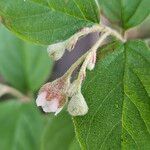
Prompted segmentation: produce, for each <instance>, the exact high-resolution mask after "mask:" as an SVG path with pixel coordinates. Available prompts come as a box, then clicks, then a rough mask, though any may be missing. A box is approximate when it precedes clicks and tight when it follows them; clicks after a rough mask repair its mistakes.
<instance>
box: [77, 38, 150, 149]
mask: <svg viewBox="0 0 150 150" xmlns="http://www.w3.org/2000/svg"><path fill="white" fill-rule="evenodd" d="M149 58H150V49H149V48H148V47H147V46H146V45H145V43H144V42H142V41H130V42H127V43H125V44H116V43H113V44H112V45H109V46H107V47H106V48H104V49H103V50H102V51H101V53H100V55H99V60H98V62H97V65H96V68H95V70H94V71H93V72H88V74H87V79H86V81H85V83H84V85H83V95H84V96H85V99H86V100H87V104H88V106H89V112H88V114H87V115H85V116H83V117H75V118H74V125H75V128H76V133H77V137H78V138H79V141H80V143H81V145H82V149H89V150H100V149H102V150H105V149H106V150H108V149H115V150H121V149H124V150H138V149H143V150H148V149H149V148H150V142H149V141H150V78H149V77H150V59H149Z"/></svg>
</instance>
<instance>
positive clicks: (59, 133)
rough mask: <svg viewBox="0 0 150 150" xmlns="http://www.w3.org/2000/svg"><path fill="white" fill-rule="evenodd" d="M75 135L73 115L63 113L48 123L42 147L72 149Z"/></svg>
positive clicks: (55, 149)
mask: <svg viewBox="0 0 150 150" xmlns="http://www.w3.org/2000/svg"><path fill="white" fill-rule="evenodd" d="M74 137H75V135H74V129H73V125H72V122H71V117H70V116H69V115H68V114H67V113H66V112H64V113H61V114H60V115H58V116H57V117H55V118H53V120H50V122H49V123H48V126H47V128H46V129H45V134H44V135H43V138H42V149H43V150H48V149H50V150H70V149H69V147H70V144H72V142H73V140H74Z"/></svg>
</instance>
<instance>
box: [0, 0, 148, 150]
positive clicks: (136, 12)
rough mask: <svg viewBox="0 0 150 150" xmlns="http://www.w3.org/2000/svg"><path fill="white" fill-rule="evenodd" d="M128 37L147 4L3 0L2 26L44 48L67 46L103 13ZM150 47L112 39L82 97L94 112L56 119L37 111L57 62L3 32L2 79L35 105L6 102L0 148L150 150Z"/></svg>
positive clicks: (0, 117)
mask: <svg viewBox="0 0 150 150" xmlns="http://www.w3.org/2000/svg"><path fill="white" fill-rule="evenodd" d="M99 13H100V14H101V15H103V17H105V19H107V20H108V21H109V22H110V24H111V27H114V28H115V29H117V31H118V32H119V33H121V34H123V35H125V34H126V32H127V31H128V30H129V29H132V28H133V27H136V26H137V25H140V24H141V23H142V22H143V21H144V20H145V19H146V18H147V17H148V16H149V14H150V0H111V1H110V0H96V1H95V0H26V1H24V0H0V19H1V22H2V23H3V24H4V25H5V26H6V27H7V28H8V29H9V30H10V31H12V32H13V33H15V34H16V35H17V36H19V37H21V38H22V39H25V40H27V41H30V42H33V43H38V44H39V45H49V44H52V43H56V42H60V41H63V40H66V39H67V38H69V37H70V36H72V35H73V34H74V33H76V32H77V31H79V30H81V29H82V28H83V27H89V26H92V25H94V24H98V23H103V22H101V20H102V19H101V18H100V15H99ZM149 66H150V49H149V47H148V45H147V44H146V43H145V42H144V41H143V40H132V41H130V40H128V39H127V42H126V43H121V42H118V41H116V40H115V41H114V42H111V43H109V44H108V45H106V46H104V47H103V48H101V49H100V53H99V54H98V58H97V65H96V68H95V70H94V71H92V72H88V73H87V78H86V81H85V82H84V84H83V88H82V92H83V94H84V97H85V99H86V101H87V103H88V106H89V113H88V114H87V115H85V116H83V117H74V118H73V123H74V127H75V133H76V137H77V140H76V138H75V133H74V129H73V125H72V121H71V117H70V116H69V115H68V113H66V112H65V111H64V112H63V113H61V114H60V115H58V117H53V116H51V115H44V114H42V113H41V112H40V111H39V110H38V109H37V108H36V106H35V96H34V95H35V94H36V92H37V90H38V89H39V88H40V86H41V85H42V84H43V83H44V82H45V81H46V80H47V79H48V77H49V75H50V72H51V68H52V62H51V61H50V59H49V58H48V56H47V54H46V51H45V47H41V46H37V45H31V44H29V43H25V42H23V41H22V40H20V39H18V38H16V37H15V36H13V35H12V34H10V33H9V32H8V31H6V29H4V27H2V25H1V26H0V74H1V76H2V77H3V78H4V80H5V83H6V84H8V85H10V86H12V87H14V88H16V89H17V90H19V91H20V92H22V93H23V94H25V95H27V96H28V97H30V103H26V104H25V103H21V102H20V100H19V99H15V98H12V97H11V99H10V98H9V99H8V98H5V99H4V98H2V99H1V100H2V102H1V103H0V149H2V150H24V149H25V150H26V149H29V150H30V149H31V150H38V149H39V150H56V149H58V150H59V149H60V150H63V149H64V150H79V149H80V147H79V144H78V141H79V143H80V146H81V149H83V150H99V149H101V150H110V149H113V150H121V149H123V150H149V149H150V67H149Z"/></svg>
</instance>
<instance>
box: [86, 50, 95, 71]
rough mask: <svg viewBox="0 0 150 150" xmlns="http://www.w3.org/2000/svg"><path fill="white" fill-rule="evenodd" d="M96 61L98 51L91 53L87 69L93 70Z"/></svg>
mask: <svg viewBox="0 0 150 150" xmlns="http://www.w3.org/2000/svg"><path fill="white" fill-rule="evenodd" d="M95 63H96V51H94V52H92V53H91V55H90V59H89V62H88V64H87V69H88V70H90V71H91V70H93V69H94V68H95Z"/></svg>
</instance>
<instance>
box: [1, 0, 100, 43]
mask: <svg viewBox="0 0 150 150" xmlns="http://www.w3.org/2000/svg"><path fill="white" fill-rule="evenodd" d="M0 16H1V17H2V22H3V23H4V24H5V25H6V26H7V27H8V28H9V29H10V30H12V31H13V32H15V33H16V34H18V35H19V36H21V37H22V38H24V39H28V40H30V41H33V42H36V43H40V44H46V45H49V44H52V43H55V42H58V41H62V40H65V39H67V38H69V37H70V36H71V35H73V34H74V33H75V32H77V31H78V30H80V29H81V28H83V27H85V26H91V25H93V24H94V23H97V22H98V19H97V18H98V17H97V16H98V15H97V5H96V3H95V1H94V0H82V1H81V0H47V1H45V0H42V1H41V0H33V1H31V0H26V1H24V0H1V1H0Z"/></svg>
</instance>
